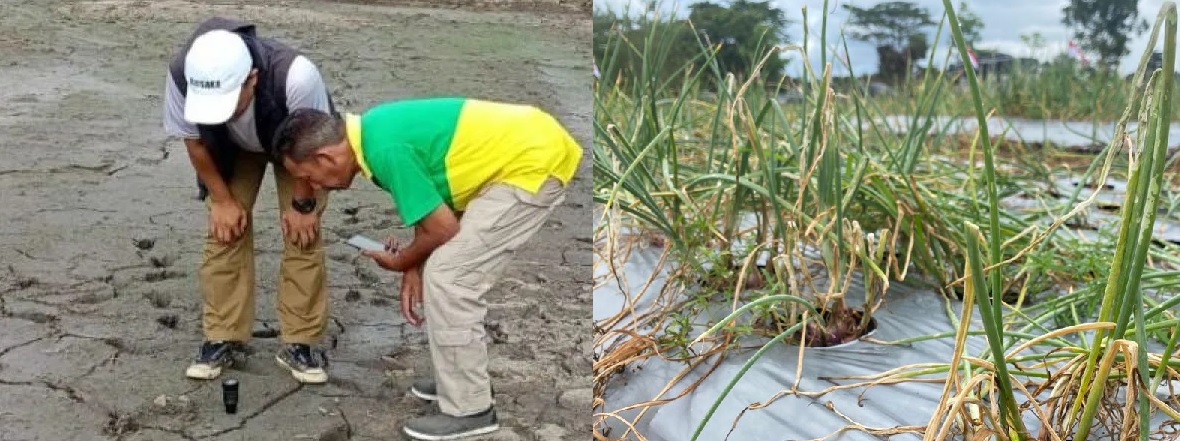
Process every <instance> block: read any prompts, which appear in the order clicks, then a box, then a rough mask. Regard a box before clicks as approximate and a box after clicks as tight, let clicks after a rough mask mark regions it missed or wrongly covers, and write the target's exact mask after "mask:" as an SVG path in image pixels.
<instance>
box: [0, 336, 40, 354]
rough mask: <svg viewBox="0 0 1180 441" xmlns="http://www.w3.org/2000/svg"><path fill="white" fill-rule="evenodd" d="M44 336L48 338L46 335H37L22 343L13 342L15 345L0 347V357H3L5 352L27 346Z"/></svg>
mask: <svg viewBox="0 0 1180 441" xmlns="http://www.w3.org/2000/svg"><path fill="white" fill-rule="evenodd" d="M46 338H48V337H46V336H42V337H37V338H34V339H32V340H29V341H26V342H24V343H20V344H15V345H12V346H9V347H7V348H4V349H0V357H3V356H4V355H5V354H7V353H9V352H11V351H12V350H14V349H20V348H23V347H25V346H28V345H31V344H33V343H36V342H39V341H41V340H45V339H46Z"/></svg>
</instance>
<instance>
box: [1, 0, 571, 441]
mask: <svg viewBox="0 0 1180 441" xmlns="http://www.w3.org/2000/svg"><path fill="white" fill-rule="evenodd" d="M214 14H223V15H231V16H237V17H242V18H245V19H249V20H252V21H255V22H256V23H257V24H258V25H259V26H260V31H261V33H263V34H266V35H271V36H275V37H279V38H281V39H283V40H285V41H287V42H289V43H291V44H293V45H294V46H296V47H298V48H300V49H301V50H303V51H304V52H305V53H306V54H308V55H309V56H310V58H311V59H312V60H314V61H315V62H316V63H317V64H318V65H319V67H320V69H321V72H322V74H323V76H324V78H325V80H326V81H327V83H328V85H329V87H331V89H332V92H333V94H334V96H335V99H336V103H337V106H338V107H340V108H341V109H342V110H346V111H354V112H355V111H363V110H364V109H365V108H367V107H368V106H370V105H372V104H375V103H378V102H381V101H384V100H388V99H397V98H405V97H411V96H422V95H436V94H448V95H449V94H460V95H468V96H478V97H484V98H489V99H501V100H509V101H516V102H526V103H532V104H537V105H540V106H541V107H543V108H546V109H548V110H550V111H551V112H553V113H554V114H556V115H558V116H559V118H560V119H561V120H562V121H563V122H565V123H566V124H567V126H568V127H570V128H571V131H572V132H573V133H574V134H575V135H576V136H577V137H578V138H579V139H580V140H581V141H582V142H583V145H584V146H587V149H586V156H585V158H584V159H583V163H582V168H581V171H580V172H579V176H578V177H577V179H576V180H575V182H574V184H573V186H572V188H571V195H570V197H569V198H568V199H567V201H566V203H565V204H564V206H562V207H561V208H560V209H559V210H557V212H556V213H555V214H554V216H553V217H552V218H550V220H549V221H548V223H547V224H546V226H545V228H544V229H543V231H542V232H541V233H539V234H538V236H537V237H536V238H534V240H533V241H532V243H531V245H530V246H529V247H528V248H527V249H524V250H521V251H520V252H519V253H518V254H517V256H516V258H515V260H514V262H513V264H512V265H511V267H510V269H509V270H508V271H507V273H506V276H505V278H504V280H503V281H502V282H501V283H499V284H498V285H497V286H496V287H495V288H494V290H493V292H492V293H491V294H490V295H489V299H488V301H489V307H490V312H489V324H488V326H489V328H490V330H491V331H492V332H491V333H490V334H491V335H493V336H494V337H495V342H494V343H493V344H492V345H491V347H490V351H491V356H492V363H491V374H492V377H493V382H494V387H495V389H496V393H497V395H496V402H497V407H498V411H499V414H500V417H501V422H502V425H503V426H504V428H503V429H502V430H500V431H499V432H497V433H495V434H493V435H491V436H489V437H487V438H485V439H492V440H567V439H585V438H586V434H587V433H588V432H589V428H590V420H589V410H590V407H589V404H590V399H591V393H590V389H589V387H590V384H589V374H590V361H589V355H588V354H589V349H590V342H589V335H590V332H589V331H590V306H591V281H590V264H591V262H590V250H591V244H590V215H589V211H588V210H589V204H590V164H589V162H590V161H589V155H590V151H589V148H588V146H589V138H590V116H591V115H590V112H591V103H590V78H591V75H590V65H591V64H590V54H589V48H590V45H589V36H590V21H589V20H588V16H587V15H586V14H582V13H559V12H553V11H549V12H527V11H525V12H521V11H516V12H506V11H476V10H468V9H463V8H453V7H452V8H447V9H421V8H411V7H405V6H391V5H389V4H375V3H374V2H298V1H289V2H281V3H277V2H269V3H263V2H245V1H242V0H230V1H185V0H164V1H150V2H149V1H127V0H103V1H60V0H5V1H3V2H0V86H2V87H0V439H2V440H10V441H23V440H104V439H119V440H128V441H131V440H136V441H142V440H154V441H171V440H198V439H199V440H205V439H208V440H299V439H309V440H317V439H318V440H346V439H348V440H378V439H381V440H387V439H402V436H401V435H400V432H399V430H400V424H401V423H402V422H403V421H405V420H406V419H408V418H410V417H412V416H415V415H419V414H424V413H427V412H430V411H431V405H430V404H428V403H426V402H423V401H420V400H417V399H415V398H413V397H411V396H409V395H408V394H407V393H406V388H407V387H408V385H409V384H410V382H411V381H412V379H413V378H414V377H415V376H416V375H418V373H422V372H425V369H426V368H425V366H426V364H425V363H426V362H427V359H428V355H427V354H428V351H427V350H426V344H425V336H424V334H423V333H422V330H421V329H419V328H416V327H413V326H410V325H408V324H406V323H405V322H404V320H403V319H402V318H401V316H400V314H399V313H398V304H397V298H396V292H397V291H396V287H397V286H398V285H397V282H398V280H397V276H396V275H395V274H394V273H390V272H386V271H382V270H380V269H379V268H377V267H376V266H375V265H373V264H372V262H370V261H368V260H367V259H362V258H358V256H357V254H356V253H355V252H354V251H353V250H352V249H351V248H349V247H348V246H347V245H345V244H344V243H343V239H345V238H347V237H349V236H351V235H352V234H356V233H362V234H366V235H370V236H372V237H384V236H385V235H387V234H396V235H399V236H401V237H402V238H408V237H409V234H408V232H407V231H405V230H403V229H399V228H397V225H398V219H397V217H396V213H395V211H394V210H393V208H394V207H393V206H392V205H391V203H390V200H389V198H388V196H386V195H385V194H384V193H382V192H381V191H379V190H378V189H377V188H376V187H374V186H372V185H371V184H369V183H367V182H361V181H362V180H358V181H357V188H354V189H352V190H349V191H345V192H338V193H334V194H333V195H332V197H331V199H330V202H329V207H328V210H327V214H326V215H325V219H324V236H325V239H326V244H325V247H326V249H327V254H328V256H329V260H328V265H329V279H330V282H329V283H330V287H331V288H330V291H331V293H330V296H331V300H330V301H331V311H332V323H331V324H330V326H329V329H328V331H327V333H328V335H327V337H326V338H325V343H324V347H325V349H326V351H327V356H328V358H329V360H330V365H329V369H330V373H331V375H332V379H331V381H330V382H329V384H327V385H321V386H300V385H299V384H298V383H297V382H296V381H295V380H294V379H292V378H291V377H290V376H289V375H288V374H287V373H286V372H285V371H283V370H281V368H279V367H278V366H277V365H276V364H275V363H274V361H273V354H274V352H275V351H276V350H277V349H278V340H277V339H275V338H273V333H270V334H271V335H267V334H268V330H269V329H274V328H277V322H276V319H275V313H274V307H273V305H274V286H275V280H276V276H277V272H278V257H279V255H280V251H281V238H280V235H281V233H280V230H279V228H278V225H279V224H278V216H277V212H278V210H277V209H276V206H277V203H278V201H277V200H276V199H277V198H276V197H275V196H274V195H275V192H274V186H273V180H272V179H271V178H270V177H268V178H267V180H266V181H265V184H264V187H263V190H262V192H261V193H260V195H259V197H260V200H259V203H258V204H257V207H256V208H255V213H254V216H255V217H254V219H255V227H254V228H255V231H256V234H257V235H258V236H257V238H256V247H257V251H256V256H257V257H256V259H257V260H256V261H257V267H258V280H257V282H256V283H257V287H258V293H259V294H258V295H259V297H258V300H257V310H258V322H257V323H256V332H257V333H258V335H259V336H260V338H256V339H254V340H253V341H252V342H251V343H250V349H251V351H252V355H251V356H250V357H249V359H248V361H247V363H246V364H245V365H244V366H243V367H241V368H238V369H235V370H233V371H230V372H229V374H228V375H230V376H233V377H234V378H237V379H239V380H240V382H241V395H242V403H241V407H240V409H239V412H238V413H237V414H234V415H228V414H226V413H225V412H224V411H223V408H222V405H221V399H220V386H219V383H218V382H196V381H192V380H188V379H186V378H184V376H183V370H184V367H185V366H186V365H187V363H188V362H189V361H190V360H191V358H192V357H193V355H194V354H195V351H196V348H197V346H198V344H199V342H200V340H201V332H200V317H199V314H200V305H201V302H200V297H199V295H198V293H197V279H196V272H197V271H196V269H197V265H198V263H199V258H200V253H201V243H202V238H203V234H204V229H205V219H206V213H205V210H204V208H203V205H202V204H201V203H200V202H199V201H197V200H195V195H196V192H195V187H194V185H193V182H194V174H193V171H192V169H191V167H190V165H189V162H188V158H187V155H186V154H185V152H184V147H183V145H182V144H181V143H180V142H179V141H178V140H175V139H168V138H167V137H166V136H165V135H164V133H163V130H162V123H161V121H160V119H161V95H162V90H163V86H164V81H165V80H164V74H165V66H166V63H167V59H168V57H169V55H170V54H171V52H172V50H173V49H174V48H175V47H176V46H177V45H178V44H179V43H180V41H181V40H182V39H183V38H184V37H185V36H187V35H188V34H189V33H190V32H191V30H192V28H193V26H194V25H195V24H196V23H197V22H199V21H200V20H202V19H204V18H206V17H208V16H211V15H214ZM264 337H269V338H264Z"/></svg>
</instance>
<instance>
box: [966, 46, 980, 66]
mask: <svg viewBox="0 0 1180 441" xmlns="http://www.w3.org/2000/svg"><path fill="white" fill-rule="evenodd" d="M967 57H968V58H970V59H971V68H972V69H975V70H979V57H976V56H975V50H974V49H971V48H967Z"/></svg>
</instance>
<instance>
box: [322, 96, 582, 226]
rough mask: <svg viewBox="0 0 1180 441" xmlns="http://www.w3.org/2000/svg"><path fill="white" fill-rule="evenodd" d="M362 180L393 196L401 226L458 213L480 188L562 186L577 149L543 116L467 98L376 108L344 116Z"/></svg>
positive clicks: (555, 123) (577, 156)
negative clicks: (550, 182) (440, 211)
mask: <svg viewBox="0 0 1180 441" xmlns="http://www.w3.org/2000/svg"><path fill="white" fill-rule="evenodd" d="M345 121H346V128H347V133H348V141H349V144H350V145H351V146H352V148H353V151H354V152H355V153H356V157H357V161H358V162H359V163H360V168H361V173H362V174H364V175H365V177H366V178H369V179H371V180H372V181H373V182H374V183H376V184H377V186H379V187H381V188H382V189H384V190H385V191H387V192H389V193H390V194H391V195H392V198H393V202H394V204H395V205H397V210H398V212H399V213H400V214H401V217H402V220H403V221H404V222H405V223H406V224H407V225H414V224H417V223H418V221H420V220H422V218H423V217H425V216H426V215H427V214H430V212H432V211H434V210H435V209H436V208H438V206H439V204H447V205H448V206H450V207H451V209H452V210H455V211H457V212H461V211H464V210H465V209H466V207H467V204H468V203H469V202H471V200H472V199H473V198H475V196H476V195H478V194H479V192H480V190H482V189H483V188H484V186H486V185H488V184H492V183H503V184H509V185H513V186H516V187H519V188H522V189H524V190H526V191H529V192H532V193H536V192H537V191H538V190H540V188H541V185H542V184H544V182H545V180H546V179H548V178H550V177H555V178H557V179H558V180H560V181H561V182H562V184H568V183H569V181H570V179H572V178H573V176H574V173H575V172H576V171H577V168H578V163H579V161H580V160H581V158H582V148H581V146H579V145H578V143H577V141H575V140H574V139H573V137H572V136H570V134H569V132H567V131H566V130H565V128H564V127H562V126H561V124H560V123H559V122H558V121H557V120H556V119H555V118H553V117H552V116H551V115H549V114H547V113H545V112H544V111H542V110H540V109H538V108H536V107H532V106H525V105H517V104H505V103H496V102H489V101H480V100H474V99H467V98H428V99H415V100H405V101H393V102H388V103H385V104H380V105H378V106H376V107H373V108H371V109H369V110H368V111H367V112H365V113H364V114H362V115H360V116H357V115H346V116H345Z"/></svg>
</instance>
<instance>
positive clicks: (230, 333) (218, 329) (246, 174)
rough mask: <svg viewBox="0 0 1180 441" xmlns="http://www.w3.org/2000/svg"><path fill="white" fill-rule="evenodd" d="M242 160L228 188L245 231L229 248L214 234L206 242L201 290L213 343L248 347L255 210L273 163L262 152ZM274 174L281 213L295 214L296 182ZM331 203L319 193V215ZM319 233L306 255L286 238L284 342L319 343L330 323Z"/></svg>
mask: <svg viewBox="0 0 1180 441" xmlns="http://www.w3.org/2000/svg"><path fill="white" fill-rule="evenodd" d="M237 157H238V159H237V163H236V164H235V166H234V176H233V179H231V180H230V181H229V182H227V183H226V184H227V185H228V186H229V190H230V192H231V193H233V196H234V199H237V201H238V203H239V204H241V205H242V208H243V209H244V210H245V211H246V230H245V232H244V233H243V234H242V236H241V237H240V238H238V240H237V242H234V243H233V244H230V245H222V244H221V243H219V242H218V241H217V240H216V239H214V238H213V237H212V235H208V236H206V238H205V251H204V257H203V260H202V262H201V274H200V285H201V294H202V296H204V303H205V306H204V314H203V316H202V319H203V322H204V329H205V338H207V339H208V340H233V341H240V342H246V341H249V340H250V337H251V334H252V333H253V327H254V283H255V281H254V234H253V233H254V215H253V211H254V201H255V199H257V197H258V189H259V188H260V187H262V178H263V176H265V175H266V167H267V164H269V162H268V161H267V159H266V156H265V155H262V154H259V153H251V152H238V156H237ZM274 175H275V186H276V187H278V193H279V197H278V203H279V209H280V210H281V212H283V213H285V212H287V210H293V208H291V198H292V194H293V192H294V185H295V179H294V178H293V177H292V176H291V174H290V173H288V172H287V169H285V168H283V167H282V166H277V167H274ZM327 202H328V201H327V194H326V193H325V192H317V193H316V215H317V216H320V215H322V214H323V211H324V206H325V205H327ZM205 203H206V206H207V207H208V206H209V205H210V204H212V200H210V199H206V200H205ZM280 219H281V218H280ZM280 222H281V220H280ZM321 227H322V226H321ZM280 231H281V229H280ZM319 233H321V232H317V234H316V242H315V243H314V244H313V245H312V246H310V247H308V249H307V250H301V249H299V247H298V246H295V245H294V244H292V243H291V242H289V241H287V240H286V238H285V237H284V238H283V260H282V264H281V266H280V269H279V279H278V280H279V289H278V296H277V297H278V299H277V300H278V301H277V302H276V309H277V311H278V316H279V325H280V327H281V329H280V330H281V332H282V337H281V338H282V341H283V342H284V343H304V344H315V343H317V342H318V341H319V339H320V337H321V336H322V335H323V331H324V327H325V324H326V323H327V314H328V296H327V295H326V293H327V277H326V275H325V270H324V244H323V235H322V234H319ZM280 234H281V233H280Z"/></svg>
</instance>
